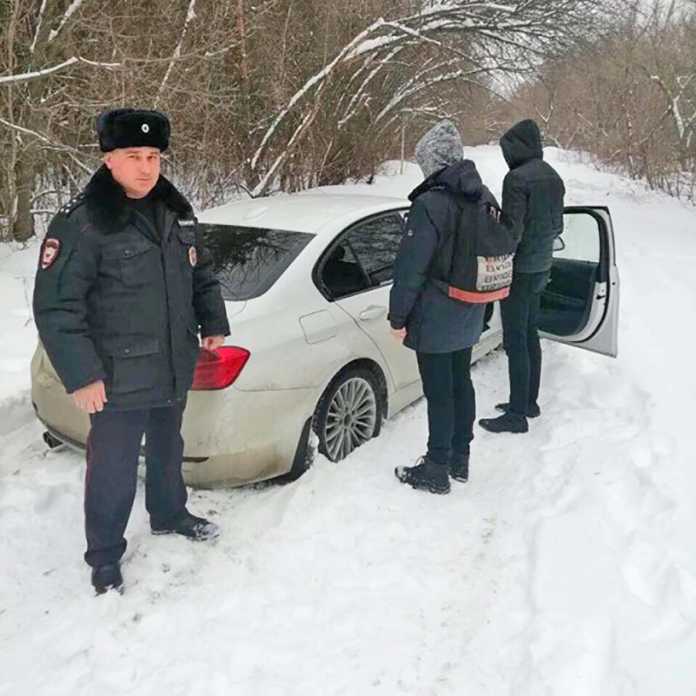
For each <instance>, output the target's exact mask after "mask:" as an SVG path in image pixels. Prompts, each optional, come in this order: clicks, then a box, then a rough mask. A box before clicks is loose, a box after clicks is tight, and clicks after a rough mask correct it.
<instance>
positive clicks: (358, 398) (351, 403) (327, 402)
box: [313, 368, 384, 462]
mask: <svg viewBox="0 0 696 696" xmlns="http://www.w3.org/2000/svg"><path fill="white" fill-rule="evenodd" d="M383 398H384V397H383V390H382V389H380V384H379V380H378V379H377V377H376V376H375V374H374V372H372V371H371V370H369V369H366V368H349V369H347V370H345V371H343V372H341V373H339V374H338V375H337V376H336V377H335V378H334V379H333V381H332V382H331V384H329V386H328V387H327V388H326V391H325V392H324V394H323V395H322V397H321V399H320V401H319V404H318V406H317V409H316V412H315V414H314V422H313V427H314V432H315V433H316V434H317V437H318V438H319V444H318V449H319V451H320V452H321V453H322V454H323V455H324V456H326V457H328V458H329V459H330V460H331V461H334V462H338V461H340V460H341V459H345V457H347V456H348V455H349V454H351V452H353V451H354V450H355V449H356V448H358V447H360V446H361V445H363V444H365V443H366V442H367V441H368V440H371V439H372V438H373V437H377V436H378V435H379V433H380V431H381V429H382V417H383V414H384V403H383Z"/></svg>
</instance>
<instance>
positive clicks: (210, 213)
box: [198, 193, 410, 234]
mask: <svg viewBox="0 0 696 696" xmlns="http://www.w3.org/2000/svg"><path fill="white" fill-rule="evenodd" d="M409 205H410V203H409V202H408V200H407V199H405V198H397V197H389V196H370V195H365V194H336V193H311V194H310V193H292V194H280V195H276V196H269V197H267V198H250V199H246V200H241V201H234V202H232V203H227V204H225V205H221V206H218V207H217V208H210V209H208V210H204V211H202V212H201V213H200V214H199V215H198V220H199V222H202V223H208V224H217V225H225V224H227V225H239V226H241V227H261V228H264V229H280V230H289V231H293V232H309V233H311V234H321V233H322V231H329V230H332V229H335V226H336V225H341V226H345V225H347V224H350V223H351V222H353V221H357V220H360V219H361V218H364V217H368V216H370V215H375V214H377V213H381V212H384V211H386V210H393V209H395V208H407V207H408V206H409Z"/></svg>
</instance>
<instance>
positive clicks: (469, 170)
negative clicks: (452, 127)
mask: <svg viewBox="0 0 696 696" xmlns="http://www.w3.org/2000/svg"><path fill="white" fill-rule="evenodd" d="M432 189H439V190H444V191H448V192H449V193H453V194H455V195H459V196H464V197H466V198H468V199H469V200H473V201H476V200H478V199H479V198H481V194H482V193H483V182H482V181H481V177H480V176H479V173H478V171H476V165H475V164H474V163H473V162H472V161H471V160H468V159H463V160H460V161H459V162H456V163H455V164H452V165H450V166H449V167H445V168H444V169H441V170H440V171H439V172H435V173H434V174H432V175H431V176H429V177H428V178H427V179H426V180H425V181H424V182H423V183H422V184H421V185H420V186H418V187H417V188H415V189H414V190H413V191H412V192H411V194H410V195H409V197H408V198H409V200H411V201H413V200H415V199H416V198H417V197H418V196H420V194H421V193H425V192H426V191H431V190H432Z"/></svg>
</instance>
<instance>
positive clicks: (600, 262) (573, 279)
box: [539, 206, 619, 358]
mask: <svg viewBox="0 0 696 696" xmlns="http://www.w3.org/2000/svg"><path fill="white" fill-rule="evenodd" d="M563 223H564V224H563V234H562V235H561V236H560V237H558V239H556V241H555V245H554V253H553V265H552V267H551V277H550V279H549V283H548V285H547V287H546V290H545V291H544V293H543V294H542V296H541V309H540V315H539V329H540V330H541V331H542V335H543V336H544V338H548V339H551V340H553V341H560V342H561V343H567V344H569V345H573V346H577V347H578V348H585V349H587V350H591V351H594V352H595V353H602V354H604V355H609V356H611V357H613V358H615V357H616V356H617V352H618V328H619V275H618V269H617V267H616V254H615V247H614V230H613V227H612V223H611V215H610V214H609V209H608V208H606V207H601V206H597V207H585V206H572V207H568V208H566V209H565V210H564V213H563Z"/></svg>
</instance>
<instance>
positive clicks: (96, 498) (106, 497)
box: [85, 401, 187, 567]
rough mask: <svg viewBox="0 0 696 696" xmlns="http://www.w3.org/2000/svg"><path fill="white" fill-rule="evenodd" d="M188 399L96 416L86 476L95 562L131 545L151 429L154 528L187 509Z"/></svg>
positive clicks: (148, 495) (149, 484)
mask: <svg viewBox="0 0 696 696" xmlns="http://www.w3.org/2000/svg"><path fill="white" fill-rule="evenodd" d="M185 405H186V404H185V402H184V401H179V402H176V403H175V404H174V405H172V406H166V407H161V408H146V409H138V410H126V411H116V410H113V411H112V410H108V409H107V410H104V411H101V412H99V413H95V414H93V415H91V416H90V420H91V423H92V427H91V429H90V432H89V437H88V439H87V474H86V480H85V525H86V532H87V552H86V553H85V561H87V563H88V564H89V565H91V566H93V567H94V566H99V565H103V564H106V563H114V562H116V561H118V560H119V559H120V558H121V556H123V554H124V552H125V550H126V540H125V538H124V536H123V535H124V532H125V531H126V525H127V524H128V518H129V516H130V512H131V508H132V507H133V500H134V498H135V491H136V486H137V477H138V456H139V454H140V443H141V441H142V437H143V434H145V464H146V467H147V469H146V483H145V506H146V508H147V511H148V512H149V513H150V524H151V525H152V526H153V527H155V528H156V527H166V526H167V524H169V523H171V522H172V521H174V520H176V519H177V518H178V517H179V516H181V515H182V514H184V513H185V511H186V507H185V506H186V499H187V493H186V486H185V485H184V480H183V477H182V473H181V461H182V455H183V451H184V441H183V439H182V437H181V432H180V431H181V420H182V416H183V412H184V408H185Z"/></svg>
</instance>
